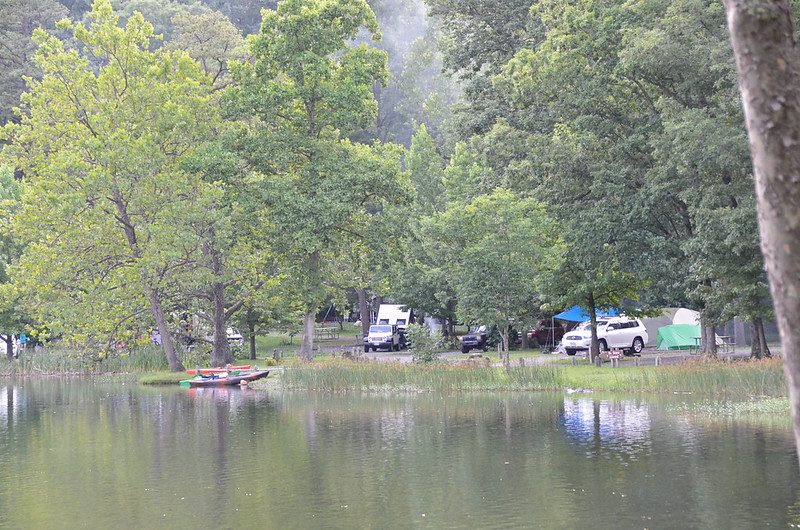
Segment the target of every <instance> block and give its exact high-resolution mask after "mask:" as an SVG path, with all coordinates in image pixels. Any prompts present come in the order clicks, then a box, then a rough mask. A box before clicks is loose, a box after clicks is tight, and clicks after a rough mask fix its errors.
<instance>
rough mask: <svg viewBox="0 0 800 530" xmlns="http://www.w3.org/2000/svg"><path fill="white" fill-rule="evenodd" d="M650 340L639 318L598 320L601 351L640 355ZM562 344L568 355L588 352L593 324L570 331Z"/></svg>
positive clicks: (589, 323)
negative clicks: (621, 351)
mask: <svg viewBox="0 0 800 530" xmlns="http://www.w3.org/2000/svg"><path fill="white" fill-rule="evenodd" d="M648 338H649V337H648V335H647V330H646V329H645V327H644V324H642V321H641V320H639V319H638V318H629V317H626V316H619V317H607V318H599V319H597V341H598V343H599V346H600V351H604V350H608V349H621V350H624V351H625V352H626V353H627V352H630V353H632V354H639V353H641V352H642V350H643V349H644V345H645V344H646V343H647V340H648ZM562 342H563V344H564V349H565V350H566V352H567V355H575V353H577V352H578V351H586V350H588V349H589V348H590V347H591V344H592V324H591V322H583V323H581V324H580V325H578V327H577V328H575V329H573V330H572V331H568V332H567V333H566V334H565V335H564V339H563V341H562Z"/></svg>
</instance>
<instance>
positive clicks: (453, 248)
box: [425, 188, 561, 365]
mask: <svg viewBox="0 0 800 530" xmlns="http://www.w3.org/2000/svg"><path fill="white" fill-rule="evenodd" d="M425 228H426V230H427V231H428V235H429V236H430V237H429V239H428V241H429V243H430V245H431V247H433V245H436V246H438V247H439V248H440V249H442V250H445V252H446V253H447V258H448V262H449V267H448V271H447V275H448V281H449V282H450V284H451V287H452V288H453V290H454V292H455V293H456V296H457V299H458V305H457V309H456V312H457V314H458V316H459V318H460V319H461V320H463V321H465V322H481V323H483V324H486V325H489V326H492V325H493V326H497V329H498V330H499V332H500V335H501V337H502V339H503V347H504V353H505V362H506V365H508V362H509V353H508V350H509V328H510V326H511V325H513V324H514V323H522V322H524V321H526V320H527V318H528V317H529V315H530V313H531V305H532V301H533V300H535V299H537V298H538V293H539V292H540V290H541V279H542V276H543V274H544V273H545V272H546V271H547V270H550V269H553V268H554V267H555V266H556V264H557V263H558V262H559V258H560V254H561V250H560V249H559V245H560V244H559V240H558V237H557V234H556V227H555V224H554V223H553V222H552V221H551V220H550V219H549V218H548V216H547V214H546V212H545V209H544V207H543V206H542V205H541V204H539V203H537V202H536V201H534V200H533V199H525V198H519V197H517V196H516V195H515V194H514V193H513V192H511V191H510V190H506V189H502V188H497V189H495V190H494V191H493V192H492V193H491V194H489V195H480V196H477V197H475V198H474V199H473V200H472V202H471V203H469V204H467V205H464V204H460V203H452V204H451V205H450V206H449V207H448V209H447V210H446V211H445V212H444V213H442V214H439V215H436V216H433V217H430V218H428V219H427V220H426V221H425Z"/></svg>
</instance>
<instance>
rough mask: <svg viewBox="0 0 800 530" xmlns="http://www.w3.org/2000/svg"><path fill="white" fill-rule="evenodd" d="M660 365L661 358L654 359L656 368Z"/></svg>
mask: <svg viewBox="0 0 800 530" xmlns="http://www.w3.org/2000/svg"><path fill="white" fill-rule="evenodd" d="M659 365H661V357H656V366H659Z"/></svg>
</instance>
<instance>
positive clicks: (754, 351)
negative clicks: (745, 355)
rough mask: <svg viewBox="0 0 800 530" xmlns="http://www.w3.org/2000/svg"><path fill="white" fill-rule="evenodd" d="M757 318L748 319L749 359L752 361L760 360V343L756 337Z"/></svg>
mask: <svg viewBox="0 0 800 530" xmlns="http://www.w3.org/2000/svg"><path fill="white" fill-rule="evenodd" d="M757 320H758V319H757V318H752V319H750V357H752V358H753V359H761V358H762V352H761V341H760V340H759V336H758V323H757Z"/></svg>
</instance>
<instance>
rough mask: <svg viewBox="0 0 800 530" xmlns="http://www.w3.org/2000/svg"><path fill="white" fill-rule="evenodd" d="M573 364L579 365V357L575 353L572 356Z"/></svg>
mask: <svg viewBox="0 0 800 530" xmlns="http://www.w3.org/2000/svg"><path fill="white" fill-rule="evenodd" d="M572 366H578V359H576V358H575V356H574V355H573V356H572Z"/></svg>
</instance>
